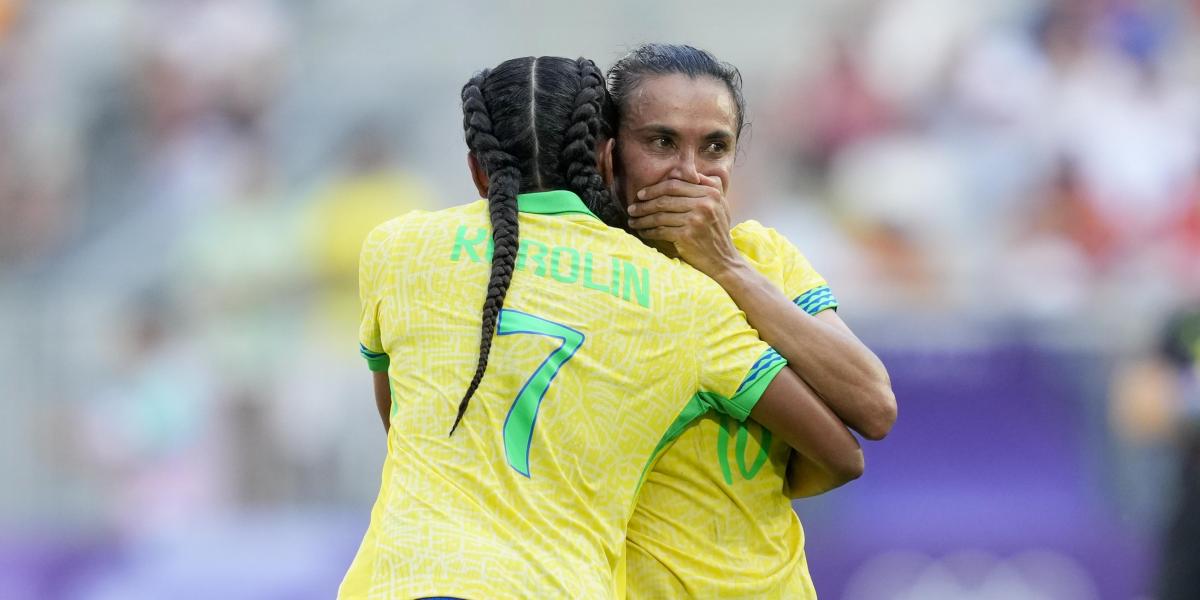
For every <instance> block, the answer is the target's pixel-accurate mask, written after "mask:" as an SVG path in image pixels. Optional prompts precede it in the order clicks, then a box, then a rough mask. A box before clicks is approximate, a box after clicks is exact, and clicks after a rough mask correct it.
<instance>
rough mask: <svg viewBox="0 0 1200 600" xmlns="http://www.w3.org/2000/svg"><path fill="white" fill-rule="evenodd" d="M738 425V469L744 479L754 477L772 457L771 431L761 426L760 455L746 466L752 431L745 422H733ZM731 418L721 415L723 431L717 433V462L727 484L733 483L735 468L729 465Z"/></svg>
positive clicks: (736, 450) (736, 449)
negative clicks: (748, 441) (747, 446)
mask: <svg viewBox="0 0 1200 600" xmlns="http://www.w3.org/2000/svg"><path fill="white" fill-rule="evenodd" d="M733 424H734V425H736V426H737V428H738V432H737V447H736V448H735V452H736V453H737V466H738V471H739V472H740V473H741V474H742V478H743V479H747V480H749V479H754V476H755V475H758V472H759V471H761V470H762V468H763V465H765V464H767V459H768V458H770V452H771V432H770V430H768V429H767V428H766V427H762V426H761V425H760V426H759V427H760V429H761V431H762V444H761V445H760V447H759V449H758V455H757V456H755V457H754V462H753V463H752V464H751V465H750V466H749V467H747V466H746V442H747V440H748V439H749V437H750V432H749V431H748V430H747V428H746V424H745V423H736V422H735V423H733ZM729 425H730V423H729V420H728V418H727V417H726V416H725V415H721V416H720V427H721V431H720V432H719V433H717V463H718V464H719V465H720V466H721V475H723V476H724V478H725V483H726V484H727V485H733V469H731V468H730V466H729Z"/></svg>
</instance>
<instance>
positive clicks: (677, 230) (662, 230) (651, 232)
mask: <svg viewBox="0 0 1200 600" xmlns="http://www.w3.org/2000/svg"><path fill="white" fill-rule="evenodd" d="M638 235H639V236H641V237H642V239H647V240H661V241H664V242H677V241H679V240H680V239H682V238H683V228H682V227H651V228H650V229H643V230H641V231H639V232H638Z"/></svg>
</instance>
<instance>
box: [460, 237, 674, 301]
mask: <svg viewBox="0 0 1200 600" xmlns="http://www.w3.org/2000/svg"><path fill="white" fill-rule="evenodd" d="M492 249H493V245H492V239H491V237H490V236H488V230H487V229H485V228H483V227H478V228H475V230H474V231H473V232H471V231H470V228H468V227H467V226H466V225H459V226H458V231H457V232H456V233H455V235H454V248H453V249H452V250H451V251H450V260H452V261H455V262H457V261H460V260H462V259H463V257H464V256H465V257H466V258H467V259H469V260H470V261H471V262H476V263H477V262H488V263H490V262H491V261H492ZM527 265H532V269H533V271H532V272H533V274H534V275H537V276H538V277H548V278H551V279H554V280H555V281H558V282H560V283H573V284H577V285H582V286H583V287H585V288H587V289H589V290H595V291H597V292H604V293H607V294H610V295H612V296H613V297H614V298H620V299H622V300H624V301H626V302H636V303H637V304H638V305H640V306H642V307H643V308H650V271H649V270H648V269H647V268H646V267H638V266H637V265H635V264H633V263H632V262H630V261H628V260H624V259H620V258H617V257H615V256H611V257H599V258H597V257H596V256H595V255H593V254H592V253H591V252H587V251H584V252H580V251H579V250H576V249H575V248H571V247H569V246H550V245H548V244H545V243H542V242H539V241H537V240H534V239H530V238H525V237H523V238H521V241H520V245H519V246H518V250H517V262H516V270H517V271H524V270H526V268H527ZM605 271H608V272H607V273H605Z"/></svg>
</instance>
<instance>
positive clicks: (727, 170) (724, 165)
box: [704, 161, 733, 193]
mask: <svg viewBox="0 0 1200 600" xmlns="http://www.w3.org/2000/svg"><path fill="white" fill-rule="evenodd" d="M732 173H733V161H721V162H719V163H714V164H712V165H711V166H709V167H708V168H707V169H705V170H704V174H705V175H707V176H708V177H718V178H720V179H721V188H722V189H721V192H722V193H728V192H729V184H730V177H731V176H732Z"/></svg>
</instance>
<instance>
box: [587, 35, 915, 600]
mask: <svg viewBox="0 0 1200 600" xmlns="http://www.w3.org/2000/svg"><path fill="white" fill-rule="evenodd" d="M609 81H610V86H611V91H612V95H613V99H614V103H615V105H616V108H617V109H618V113H619V128H618V132H617V145H616V152H615V157H616V158H615V159H614V161H615V165H614V166H615V169H616V172H617V175H618V176H617V188H618V194H619V195H621V196H622V197H623V198H624V199H626V200H627V201H628V202H629V206H628V211H629V214H630V217H631V218H630V221H629V223H630V225H631V227H632V228H633V229H634V230H635V231H636V232H637V233H638V234H639V235H640V236H641V237H642V238H644V239H646V240H650V241H651V242H652V243H656V244H657V245H658V246H659V247H660V248H662V249H663V250H664V251H665V252H668V253H671V254H676V253H677V255H678V256H680V257H681V258H683V260H685V261H687V262H688V263H690V264H691V265H692V266H694V267H696V268H697V269H699V270H700V271H703V272H704V273H705V274H707V275H708V276H709V277H711V278H712V279H713V280H714V281H716V282H717V283H719V284H720V285H721V286H722V287H723V288H724V289H725V290H726V291H727V292H728V293H729V294H730V296H731V297H732V298H733V299H734V301H736V302H737V304H738V306H739V307H740V308H741V309H742V310H743V311H745V313H746V315H747V317H748V318H749V321H750V323H751V324H752V325H753V326H754V327H756V328H757V329H758V332H759V334H760V336H761V337H762V339H764V340H766V341H767V342H769V343H770V344H772V346H773V347H774V348H776V349H777V350H778V351H779V352H780V353H781V354H782V355H783V356H784V357H785V358H786V359H787V360H788V362H789V368H790V369H791V370H792V371H794V372H795V373H796V374H798V375H800V376H801V377H802V378H803V380H804V381H805V382H806V383H807V384H808V385H810V386H811V387H812V388H813V389H814V390H815V391H816V392H817V393H818V394H819V395H820V396H821V398H823V400H824V401H825V402H827V404H828V406H829V407H830V408H831V409H832V410H833V411H834V412H835V413H836V414H837V415H838V416H839V417H840V418H841V419H842V420H843V421H844V422H845V423H846V424H847V425H849V426H850V427H851V428H853V429H855V430H857V431H858V432H859V433H861V434H862V435H863V436H864V437H867V438H869V439H880V438H882V437H883V436H884V435H885V434H886V433H887V432H888V430H889V429H890V428H891V425H892V423H893V422H894V420H895V415H896V405H895V399H894V397H893V395H892V392H891V387H890V383H889V380H888V377H887V372H886V371H885V370H884V368H883V365H882V364H881V363H880V362H879V360H878V359H877V358H876V357H875V356H874V355H873V354H872V353H871V352H870V350H868V349H867V348H866V347H865V346H864V345H863V344H862V343H861V342H859V341H858V339H857V338H856V337H855V336H854V335H853V334H852V333H851V332H850V330H849V328H847V327H846V325H845V324H844V323H843V322H842V321H841V319H839V318H838V316H837V314H836V312H834V311H833V310H831V309H833V308H835V307H836V306H837V300H836V299H835V297H834V295H833V293H832V292H831V291H830V289H829V287H828V286H827V285H826V282H825V280H824V279H823V278H822V277H821V276H820V275H819V274H818V273H817V272H816V271H815V270H814V269H813V267H812V266H811V265H810V264H809V262H808V261H807V260H806V259H805V257H804V255H803V254H801V252H800V251H799V250H798V249H797V248H796V247H795V246H793V245H792V244H791V243H790V242H789V241H788V240H787V239H785V238H784V237H783V236H781V235H780V234H779V233H777V232H776V231H775V230H773V229H769V228H767V227H764V226H762V225H760V224H759V223H757V222H754V221H747V222H744V223H741V224H739V225H737V226H736V227H732V228H730V222H729V216H728V211H727V208H726V203H725V194H726V192H727V191H728V190H729V185H730V183H731V178H730V175H731V171H732V167H733V162H734V157H735V153H736V149H737V141H738V136H739V134H740V133H741V131H742V127H743V123H744V121H745V116H744V112H745V108H744V104H745V101H744V99H743V96H742V90H741V77H740V75H739V74H738V71H737V70H736V69H735V68H734V67H732V66H731V65H728V64H726V63H721V62H719V61H718V60H716V59H715V58H714V57H713V56H712V55H711V54H709V53H708V52H704V51H702V50H698V49H696V48H692V47H690V46H677V45H666V44H647V45H643V46H641V47H638V48H636V49H634V50H633V51H632V52H630V53H629V54H628V55H627V56H625V57H624V58H623V59H621V60H620V61H619V62H618V63H617V64H616V65H615V66H613V68H612V69H611V70H610V71H609ZM763 425H767V427H765V428H764V427H762V426H760V425H759V424H754V423H750V422H745V423H737V422H735V421H733V420H732V419H729V418H728V417H727V416H725V415H722V414H720V413H709V414H707V415H706V416H704V417H703V418H702V419H700V420H698V421H697V423H696V424H694V425H692V426H691V427H689V428H688V429H687V430H685V431H684V432H683V433H682V434H681V435H680V436H679V438H678V440H677V441H676V443H675V444H674V445H673V446H672V447H671V448H670V449H669V450H668V451H667V452H666V453H665V454H664V455H663V456H662V458H661V459H660V460H659V461H658V463H657V465H656V466H655V467H654V469H653V471H652V472H651V473H650V475H649V476H648V478H647V480H646V482H645V486H644V488H643V490H642V494H641V497H640V499H639V500H638V504H637V508H636V510H635V512H634V516H633V518H632V520H631V522H630V524H629V532H628V562H627V569H628V571H627V585H628V596H629V597H630V598H681V597H694V598H789V599H791V598H814V597H815V592H814V591H813V586H812V581H811V578H810V576H809V573H808V567H807V561H806V559H805V554H804V531H803V529H802V528H801V525H800V521H799V519H798V518H797V517H796V514H795V512H794V511H793V510H792V506H791V497H804V496H811V495H815V494H818V493H821V492H824V491H827V490H829V489H832V488H834V487H837V486H838V485H841V484H842V483H844V482H845V481H846V479H845V478H843V477H839V476H838V475H837V474H836V473H832V472H830V471H828V470H826V469H823V468H821V467H820V466H819V465H816V464H814V463H813V462H812V461H810V460H808V459H807V458H806V457H804V456H803V455H798V454H794V453H792V452H791V451H789V449H788V447H787V445H786V444H782V443H780V442H779V440H778V436H777V434H778V432H775V431H773V430H772V428H771V427H770V426H769V424H766V423H763ZM789 475H790V477H789Z"/></svg>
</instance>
